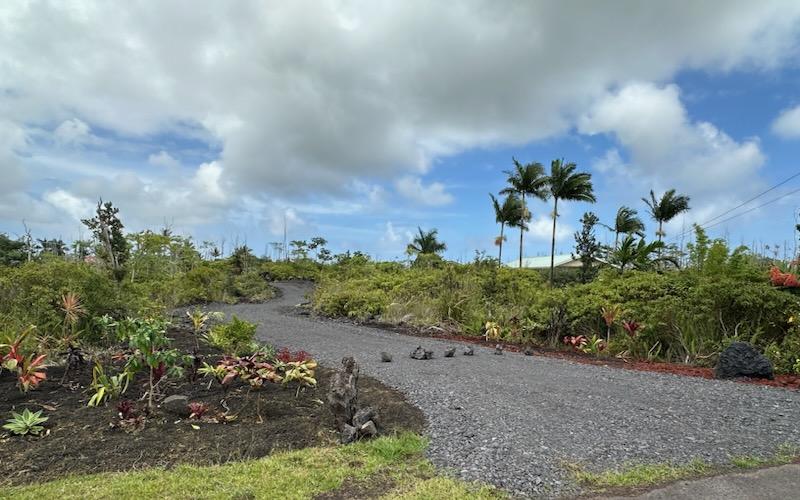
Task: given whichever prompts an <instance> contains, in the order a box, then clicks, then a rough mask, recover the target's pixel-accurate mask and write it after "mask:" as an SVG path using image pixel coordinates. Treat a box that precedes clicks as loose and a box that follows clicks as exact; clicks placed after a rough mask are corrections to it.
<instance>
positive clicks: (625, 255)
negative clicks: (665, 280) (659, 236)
mask: <svg viewBox="0 0 800 500" xmlns="http://www.w3.org/2000/svg"><path fill="white" fill-rule="evenodd" d="M663 248H664V242H663V241H653V242H651V243H647V242H646V241H645V240H644V238H640V239H639V240H638V241H637V240H636V239H635V238H634V237H633V235H632V234H628V235H627V236H625V239H624V240H622V243H621V244H620V245H619V247H618V248H615V249H614V250H612V251H611V252H609V254H608V261H609V263H611V264H612V265H614V266H616V267H617V269H618V270H619V273H620V274H622V273H624V272H625V269H626V268H628V267H629V266H630V267H633V268H634V269H638V270H640V271H646V270H650V269H652V268H653V266H654V265H655V264H657V263H660V262H671V263H672V264H674V265H675V266H677V265H678V261H677V260H676V259H675V258H674V257H672V256H663V257H662V256H660V255H659V256H658V257H653V255H655V254H660V253H661V250H662V249H663Z"/></svg>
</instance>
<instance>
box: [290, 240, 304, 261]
mask: <svg viewBox="0 0 800 500" xmlns="http://www.w3.org/2000/svg"><path fill="white" fill-rule="evenodd" d="M289 246H290V247H292V251H291V252H290V253H291V255H292V257H294V259H295V260H306V259H307V258H308V242H307V241H306V240H292V241H290V242H289Z"/></svg>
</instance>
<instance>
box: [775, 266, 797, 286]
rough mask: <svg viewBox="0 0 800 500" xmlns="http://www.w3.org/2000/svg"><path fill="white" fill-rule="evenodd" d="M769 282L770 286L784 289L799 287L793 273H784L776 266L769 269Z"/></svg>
mask: <svg viewBox="0 0 800 500" xmlns="http://www.w3.org/2000/svg"><path fill="white" fill-rule="evenodd" d="M769 281H770V283H772V286H780V287H786V288H798V287H800V281H798V280H797V275H796V274H793V273H784V272H782V271H781V270H780V269H778V267H777V266H772V267H771V268H770V269H769Z"/></svg>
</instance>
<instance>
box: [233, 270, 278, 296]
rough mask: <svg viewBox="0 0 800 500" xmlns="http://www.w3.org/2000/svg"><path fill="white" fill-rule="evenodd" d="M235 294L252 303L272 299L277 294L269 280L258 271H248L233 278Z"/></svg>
mask: <svg viewBox="0 0 800 500" xmlns="http://www.w3.org/2000/svg"><path fill="white" fill-rule="evenodd" d="M233 294H234V296H236V297H237V298H240V299H245V300H248V301H252V302H258V301H264V300H269V299H271V298H272V297H273V296H274V295H275V292H274V291H273V289H272V287H271V286H269V283H267V280H265V279H264V278H263V277H262V275H261V274H260V273H258V272H256V271H248V272H245V273H243V274H240V275H238V276H235V277H234V278H233Z"/></svg>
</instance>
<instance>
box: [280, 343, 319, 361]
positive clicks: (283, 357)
mask: <svg viewBox="0 0 800 500" xmlns="http://www.w3.org/2000/svg"><path fill="white" fill-rule="evenodd" d="M275 358H276V359H277V360H278V361H280V362H282V363H296V362H299V363H302V362H304V361H308V360H310V359H311V355H310V354H309V353H307V352H306V351H297V352H296V353H294V354H292V351H290V350H289V349H288V348H286V347H284V348H283V349H281V350H280V351H278V354H277V356H275Z"/></svg>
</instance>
